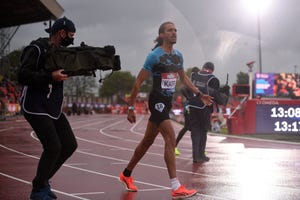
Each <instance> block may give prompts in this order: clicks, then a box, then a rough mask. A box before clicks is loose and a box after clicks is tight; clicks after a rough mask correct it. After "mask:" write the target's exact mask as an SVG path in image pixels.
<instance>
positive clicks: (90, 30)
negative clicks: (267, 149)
mask: <svg viewBox="0 0 300 200" xmlns="http://www.w3.org/2000/svg"><path fill="white" fill-rule="evenodd" d="M57 2H58V3H59V4H60V5H61V6H62V7H63V8H64V10H65V12H64V13H63V15H62V16H66V17H68V18H70V19H71V20H72V21H73V22H74V23H75V25H76V28H77V32H76V35H75V46H78V45H79V44H80V42H81V41H84V42H85V43H87V44H88V45H91V46H104V45H107V44H109V45H114V46H115V47H116V50H117V54H119V55H120V56H121V63H122V70H124V71H131V72H132V73H133V74H134V75H137V73H138V71H139V70H140V69H141V67H142V65H143V63H144V60H145V58H146V56H147V54H148V53H149V51H150V50H151V48H152V47H153V46H154V43H153V40H154V39H155V38H156V36H157V34H158V33H157V32H158V27H159V25H160V24H161V23H162V22H165V21H172V22H174V23H175V25H176V27H177V29H178V32H177V33H178V40H177V44H176V45H175V46H174V47H175V48H176V49H178V50H180V51H181V52H182V53H183V55H184V66H185V68H189V67H194V66H198V67H201V66H202V65H203V63H204V62H206V61H211V62H213V63H215V66H216V69H215V75H216V76H217V77H219V78H220V80H221V84H222V83H224V82H225V79H226V73H229V82H230V83H231V84H232V83H234V82H236V74H237V73H238V72H241V71H242V72H245V73H246V72H248V68H247V66H246V63H247V62H249V61H252V60H254V61H256V63H255V68H254V71H259V65H258V36H257V33H258V28H257V17H256V15H255V14H253V12H250V11H249V10H250V9H247V8H246V7H245V6H244V4H243V0H86V1H82V0H57ZM248 8H249V7H248ZM299 19H300V1H299V0H271V4H270V5H269V6H268V8H266V9H264V10H263V11H262V13H261V16H260V24H261V44H262V72H276V73H278V72H295V70H296V71H297V72H298V73H299V72H300V56H299V55H300V28H299V22H298V20H299ZM44 28H45V26H44V25H43V23H35V24H29V25H23V26H21V27H20V29H19V30H18V32H17V34H16V36H15V37H14V39H13V40H12V43H11V49H12V50H13V49H14V48H20V47H22V46H25V45H27V44H28V43H29V42H30V41H31V40H34V39H36V38H37V37H41V36H47V34H46V32H44ZM295 65H299V67H295Z"/></svg>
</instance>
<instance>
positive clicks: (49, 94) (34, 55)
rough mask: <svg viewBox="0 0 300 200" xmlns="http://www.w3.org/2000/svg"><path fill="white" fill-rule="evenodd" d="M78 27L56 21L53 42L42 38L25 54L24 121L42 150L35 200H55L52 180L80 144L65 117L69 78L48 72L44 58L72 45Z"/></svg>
mask: <svg viewBox="0 0 300 200" xmlns="http://www.w3.org/2000/svg"><path fill="white" fill-rule="evenodd" d="M75 31H76V30H75V25H74V24H73V22H72V21H71V20H69V19H67V18H66V17H63V18H60V19H57V20H56V21H55V22H54V24H53V26H52V27H51V28H48V29H46V32H48V33H49V34H50V38H39V39H37V40H35V41H33V42H31V43H30V45H28V46H27V47H25V49H24V50H23V52H22V55H21V58H20V62H21V66H20V68H19V71H18V81H19V83H20V84H22V85H23V90H22V96H21V99H20V104H21V108H22V112H23V114H24V117H25V119H26V120H27V121H28V123H29V124H30V125H31V127H32V129H33V130H34V132H35V134H36V136H37V137H38V139H39V140H40V142H41V144H42V146H43V152H42V154H41V157H40V160H39V163H38V167H37V171H36V175H35V177H34V179H33V180H32V191H31V194H30V199H32V200H36V199H39V200H51V199H56V198H57V197H56V195H55V194H54V193H53V192H52V191H51V187H50V184H49V180H50V179H51V178H52V177H53V175H54V174H55V173H56V172H57V171H58V169H59V168H60V167H61V166H62V164H63V163H64V162H65V161H66V160H67V159H68V158H69V157H70V156H71V155H72V154H73V152H74V151H75V150H76V148H77V142H76V139H75V136H74V134H73V131H72V129H71V126H70V124H69V122H68V120H67V118H66V116H65V115H64V114H63V113H62V102H63V81H65V80H67V79H68V76H67V75H66V74H64V73H63V69H59V70H55V71H47V70H46V69H45V56H46V54H47V51H48V50H49V49H50V48H51V45H53V46H56V47H59V46H65V47H66V46H68V45H71V44H73V40H74V34H75Z"/></svg>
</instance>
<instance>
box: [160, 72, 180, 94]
mask: <svg viewBox="0 0 300 200" xmlns="http://www.w3.org/2000/svg"><path fill="white" fill-rule="evenodd" d="M176 80H177V73H162V74H161V89H165V90H169V89H175V86H176Z"/></svg>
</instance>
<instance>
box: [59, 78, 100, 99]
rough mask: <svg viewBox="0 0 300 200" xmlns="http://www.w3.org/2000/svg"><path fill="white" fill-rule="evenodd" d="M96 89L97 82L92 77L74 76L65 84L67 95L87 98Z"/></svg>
mask: <svg viewBox="0 0 300 200" xmlns="http://www.w3.org/2000/svg"><path fill="white" fill-rule="evenodd" d="M93 89H96V81H95V78H94V77H92V76H73V77H70V78H69V79H68V80H67V81H65V82H64V92H65V95H71V96H76V97H80V96H87V95H88V94H90V93H93Z"/></svg>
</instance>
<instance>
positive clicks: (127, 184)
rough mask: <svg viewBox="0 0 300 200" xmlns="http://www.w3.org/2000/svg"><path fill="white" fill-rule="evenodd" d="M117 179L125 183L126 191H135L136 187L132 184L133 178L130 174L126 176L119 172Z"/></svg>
mask: <svg viewBox="0 0 300 200" xmlns="http://www.w3.org/2000/svg"><path fill="white" fill-rule="evenodd" d="M119 180H120V182H122V183H123V184H124V185H125V187H126V190H127V191H129V192H137V190H138V188H137V187H136V186H135V185H133V178H132V177H131V176H130V177H126V176H124V174H123V173H121V174H120V178H119Z"/></svg>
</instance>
